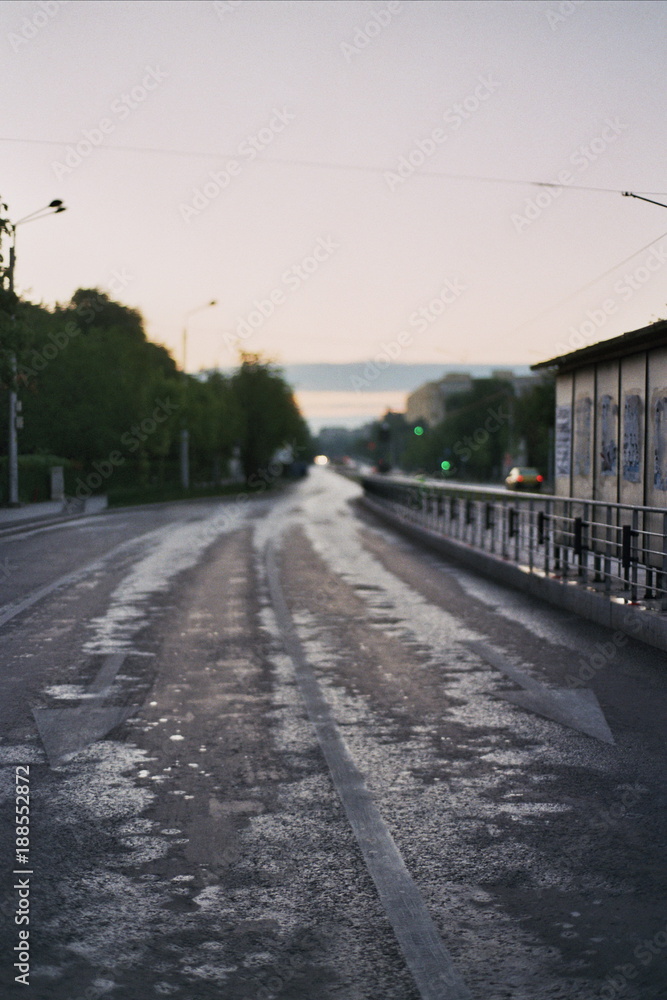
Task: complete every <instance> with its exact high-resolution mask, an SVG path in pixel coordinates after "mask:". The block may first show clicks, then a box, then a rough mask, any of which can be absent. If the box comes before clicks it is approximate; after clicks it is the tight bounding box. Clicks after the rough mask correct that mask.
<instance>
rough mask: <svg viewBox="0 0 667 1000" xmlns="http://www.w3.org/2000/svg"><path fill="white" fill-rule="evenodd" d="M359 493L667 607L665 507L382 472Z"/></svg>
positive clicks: (508, 554) (512, 557)
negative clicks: (455, 482)
mask: <svg viewBox="0 0 667 1000" xmlns="http://www.w3.org/2000/svg"><path fill="white" fill-rule="evenodd" d="M361 484H362V486H363V488H364V492H365V493H366V495H367V496H368V497H369V499H371V500H373V501H374V502H375V503H377V504H379V505H380V506H381V507H383V508H385V509H387V510H388V511H390V512H391V513H393V514H394V515H395V516H396V517H398V518H400V519H401V520H404V521H406V522H408V523H412V524H416V525H419V526H421V527H423V528H427V529H428V530H430V531H433V532H435V533H437V534H439V535H442V536H443V537H445V538H451V539H453V540H454V541H456V542H459V543H462V544H463V545H466V546H469V547H471V548H474V549H477V550H479V551H483V552H488V553H490V554H491V555H494V556H496V557H498V558H501V559H505V560H507V561H509V562H513V563H516V564H517V565H518V566H521V567H523V568H524V569H526V570H528V571H529V572H531V573H539V574H541V575H545V576H549V577H552V578H557V579H560V580H562V581H563V583H564V584H565V583H568V582H571V581H572V582H579V583H581V584H583V585H585V586H588V587H590V588H592V589H595V590H598V591H600V592H601V593H604V594H606V595H608V596H609V598H617V599H621V600H624V601H627V602H628V603H633V604H635V603H636V604H639V603H641V604H644V605H646V606H648V607H651V608H653V609H655V610H657V611H667V509H665V508H657V507H634V506H631V505H629V504H620V503H608V502H607V501H605V500H582V499H578V498H571V497H556V496H546V495H544V494H540V493H520V492H509V491H507V490H504V489H493V488H492V487H481V486H467V485H466V486H464V485H453V484H451V483H447V484H445V483H439V482H435V481H430V482H429V481H424V482H421V481H419V480H414V479H408V478H402V477H387V476H366V477H362V479H361Z"/></svg>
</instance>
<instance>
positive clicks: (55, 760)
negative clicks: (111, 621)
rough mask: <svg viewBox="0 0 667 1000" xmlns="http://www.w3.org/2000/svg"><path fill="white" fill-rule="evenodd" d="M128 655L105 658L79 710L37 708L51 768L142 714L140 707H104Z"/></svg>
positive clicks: (37, 723) (121, 654)
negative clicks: (139, 710)
mask: <svg viewBox="0 0 667 1000" xmlns="http://www.w3.org/2000/svg"><path fill="white" fill-rule="evenodd" d="M126 655H127V654H126V653H125V652H120V653H111V654H110V655H108V656H106V657H105V658H104V662H103V663H102V666H101V668H100V670H98V672H97V674H96V676H95V679H94V680H93V682H92V684H91V685H90V687H89V688H88V691H87V692H86V696H87V697H86V700H85V701H82V703H81V705H79V706H78V707H77V708H33V710H32V715H33V718H34V720H35V725H36V726H37V731H38V732H39V735H40V737H41V740H42V743H43V745H44V749H45V751H46V755H47V757H48V759H49V764H50V766H51V767H57V765H58V764H60V763H61V762H62V761H64V760H69V759H70V758H71V757H73V756H75V755H76V754H77V753H79V751H80V750H83V749H85V747H87V746H88V745H89V744H90V743H94V742H95V741H96V740H101V739H103V738H104V737H105V736H106V735H107V733H109V732H111V730H112V729H115V728H116V727H117V726H119V725H120V724H121V723H122V722H125V721H126V719H129V718H130V716H131V715H134V713H135V712H136V711H137V710H138V708H139V706H138V705H113V706H111V707H109V708H105V707H104V701H105V699H106V698H107V696H108V695H109V694H110V692H111V686H112V684H113V682H114V681H115V679H116V675H117V673H118V671H119V670H120V668H121V667H122V665H123V663H124V661H125V658H126ZM91 696H92V697H91Z"/></svg>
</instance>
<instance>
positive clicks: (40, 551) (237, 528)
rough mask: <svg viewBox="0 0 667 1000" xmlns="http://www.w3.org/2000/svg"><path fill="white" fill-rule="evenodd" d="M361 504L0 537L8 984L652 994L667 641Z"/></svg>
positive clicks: (315, 501) (376, 996)
mask: <svg viewBox="0 0 667 1000" xmlns="http://www.w3.org/2000/svg"><path fill="white" fill-rule="evenodd" d="M358 498H359V489H358V487H357V486H356V485H354V484H352V483H349V482H348V481H346V480H344V479H341V478H339V477H337V476H335V475H334V474H332V473H329V472H326V471H321V470H315V471H314V472H313V473H312V474H311V476H310V477H309V478H308V480H307V481H305V482H304V483H302V484H299V485H298V486H295V487H290V488H289V489H287V490H286V491H284V492H283V493H281V494H278V495H276V496H273V497H270V498H259V499H255V500H253V501H252V502H249V503H242V502H238V501H235V500H233V499H232V500H226V501H224V502H217V503H214V502H208V501H207V502H201V503H193V504H173V505H164V506H162V507H160V508H157V509H155V508H154V509H151V510H141V509H137V510H125V511H119V512H115V513H109V514H106V515H104V516H98V517H95V518H90V519H86V520H82V521H78V522H76V523H71V524H67V525H66V526H63V527H57V528H50V529H29V530H26V531H25V532H22V533H19V534H14V535H12V536H8V537H6V538H5V539H1V538H0V565H2V566H3V567H4V572H3V574H2V578H1V579H0V603H1V604H2V607H1V608H0V622H2V626H1V630H0V639H1V641H2V671H1V674H0V762H1V764H2V770H1V777H2V785H1V791H2V802H1V803H0V831H1V834H2V842H1V845H0V846H1V850H2V859H3V869H2V870H3V873H4V874H3V878H4V884H3V885H2V886H0V905H1V908H2V913H3V923H2V933H1V940H0V947H1V950H0V955H1V956H2V973H1V975H2V983H3V986H2V991H1V995H2V996H3V997H4V996H5V995H6V996H13V995H17V996H19V995H21V991H23V993H22V995H24V996H29V997H31V998H34V1000H47V998H48V1000H97V998H107V997H108V998H111V1000H134V998H136V997H139V996H141V997H153V996H154V997H174V998H183V1000H208V998H211V1000H213V998H215V1000H220V998H222V1000H227V998H229V1000H256V998H276V1000H278V998H279V1000H290V998H293V1000H329V998H331V1000H333V998H341V1000H343V998H344V1000H380V998H381V1000H419V998H423V1000H430V998H431V997H433V998H448V1000H463V998H467V997H471V998H474V1000H501V998H508V1000H509V998H512V1000H515V998H516V1000H540V998H551V1000H556V998H559V1000H591V998H600V1000H614V998H617V997H618V998H626V1000H666V998H667V906H666V905H665V883H666V881H667V879H666V862H665V854H666V852H665V845H666V842H667V829H666V827H667V821H666V818H665V804H666V795H665V773H666V768H665V763H666V761H665V757H666V753H665V718H666V716H667V713H666V709H667V682H666V680H665V677H666V674H665V668H666V663H665V656H664V653H661V652H660V651H658V650H653V649H650V648H649V647H646V646H643V645H642V644H640V643H637V642H634V641H633V640H632V639H628V638H627V637H624V636H622V635H621V634H620V633H611V632H609V631H608V630H605V629H603V628H600V627H598V626H596V625H594V624H592V623H590V622H587V621H584V620H580V619H578V618H576V617H574V616H570V615H567V614H565V613H563V612H561V611H558V610H555V609H551V608H549V607H548V606H546V605H543V604H541V603H540V602H537V601H534V600H531V599H529V598H527V597H525V596H524V595H521V594H518V593H515V592H513V591H510V590H507V589H505V588H503V587H501V586H499V585H497V584H495V583H491V582H489V581H485V580H483V579H482V578H480V577H478V576H475V575H474V574H472V573H469V572H467V571H464V570H461V569H460V568H458V567H456V566H454V565H453V564H448V563H447V562H445V561H444V560H442V559H441V558H439V557H436V556H433V555H431V554H429V553H427V552H425V551H424V550H421V549H419V548H417V547H415V546H413V545H412V544H411V543H409V542H407V541H406V540H405V539H403V538H401V537H400V536H399V535H396V534H394V533H392V532H391V531H390V530H388V529H386V528H385V527H383V526H382V525H380V524H379V523H378V522H376V521H375V520H374V519H373V518H372V516H371V515H369V514H366V513H364V511H363V510H362V509H361V508H360V506H359V504H358ZM558 692H560V694H559V693H558ZM593 692H594V693H593ZM589 732H592V733H593V734H594V735H589ZM18 769H21V770H18ZM17 770H18V784H17ZM19 790H20V791H19ZM19 798H20V799H21V803H20V804H21V816H22V817H23V819H22V820H21V824H22V825H21V827H20V829H21V830H22V831H23V832H24V834H25V830H26V824H25V822H24V817H25V809H24V806H25V805H26V803H25V802H24V801H23V800H25V799H27V800H28V803H27V804H28V808H29V814H28V815H29V820H30V822H29V832H30V835H29V844H28V845H27V848H26V845H25V844H24V842H23V841H21V844H20V846H19V847H17V841H16V819H15V802H18V800H19ZM19 836H21V835H19ZM26 849H27V852H28V853H27V854H23V858H24V860H23V861H22V860H19V859H18V856H17V851H20V852H23V851H25V850H26ZM15 871H16V872H19V874H13V873H14V872H15ZM17 886H18V888H17ZM26 916H27V918H28V920H25V919H24V918H25V917H26ZM15 918H16V919H15ZM17 920H18V921H19V922H18V923H17V922H16V921H17ZM28 921H29V922H28ZM21 932H24V933H25V932H28V934H29V937H28V938H26V937H24V936H20V935H21ZM17 956H18V959H20V961H18V962H17ZM24 959H27V961H25V962H24V964H27V965H28V966H29V972H28V974H27V980H24V982H16V981H15V976H20V975H21V973H22V968H21V963H22V962H23V961H24ZM15 962H17V965H16V966H14V963H15ZM26 981H27V983H28V984H29V985H27V986H26V985H24V983H25V982H26Z"/></svg>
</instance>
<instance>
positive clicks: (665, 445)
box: [532, 320, 667, 507]
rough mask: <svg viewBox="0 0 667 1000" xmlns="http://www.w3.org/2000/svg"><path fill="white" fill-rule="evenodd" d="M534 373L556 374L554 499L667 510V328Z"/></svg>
mask: <svg viewBox="0 0 667 1000" xmlns="http://www.w3.org/2000/svg"><path fill="white" fill-rule="evenodd" d="M532 367H533V369H534V370H541V369H553V370H554V371H555V373H556V440H555V451H556V455H555V492H556V494H557V495H559V496H575V497H581V498H582V499H591V500H608V501H610V502H613V503H625V504H636V505H640V506H641V505H643V506H647V507H666V506H667V320H660V321H659V322H657V323H653V324H652V325H651V326H645V327H642V329H640V330H632V331H630V332H629V333H624V334H623V335H622V336H620V337H614V338H613V339H612V340H604V341H602V342H601V343H598V344H592V345H591V346H590V347H584V348H582V349H581V350H578V351H572V352H571V353H570V354H563V355H561V356H560V357H556V358H551V360H549V361H542V362H541V363H540V364H537V365H533V366H532Z"/></svg>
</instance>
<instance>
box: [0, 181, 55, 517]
mask: <svg viewBox="0 0 667 1000" xmlns="http://www.w3.org/2000/svg"><path fill="white" fill-rule="evenodd" d="M0 210H1V211H4V212H6V211H7V210H8V209H7V205H6V204H5V203H4V202H3V203H1V204H0ZM64 211H66V208H65V205H63V203H62V201H61V200H60V199H59V198H55V199H54V200H53V201H51V202H49V204H48V205H45V206H44V207H43V208H38V209H37V211H35V212H31V213H30V214H29V215H24V216H23V218H22V219H18V221H17V222H10V221H9V219H6V218H5V219H1V218H0V240H1V239H2V234H3V233H6V234H7V236H9V238H10V239H11V244H10V247H9V261H8V264H7V267H5V268H4V269H3V271H2V275H1V278H0V283H1V284H2V286H6V288H7V291H8V292H9V293H10V297H13V294H14V269H15V267H16V229H17V226H22V225H23V224H24V223H25V222H35V221H36V220H37V219H43V218H45V217H46V216H47V215H57V214H58V213H59V212H64ZM12 305H13V302H12ZM13 318H14V317H13V316H12V319H13ZM10 367H11V369H12V379H11V383H10V386H9V414H8V415H9V428H8V431H9V433H8V446H7V453H8V454H7V459H8V465H9V505H10V506H11V507H17V506H18V503H19V454H18V440H17V436H16V430H17V413H18V400H17V396H16V382H15V377H16V355H15V354H12V355H11V357H10Z"/></svg>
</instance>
